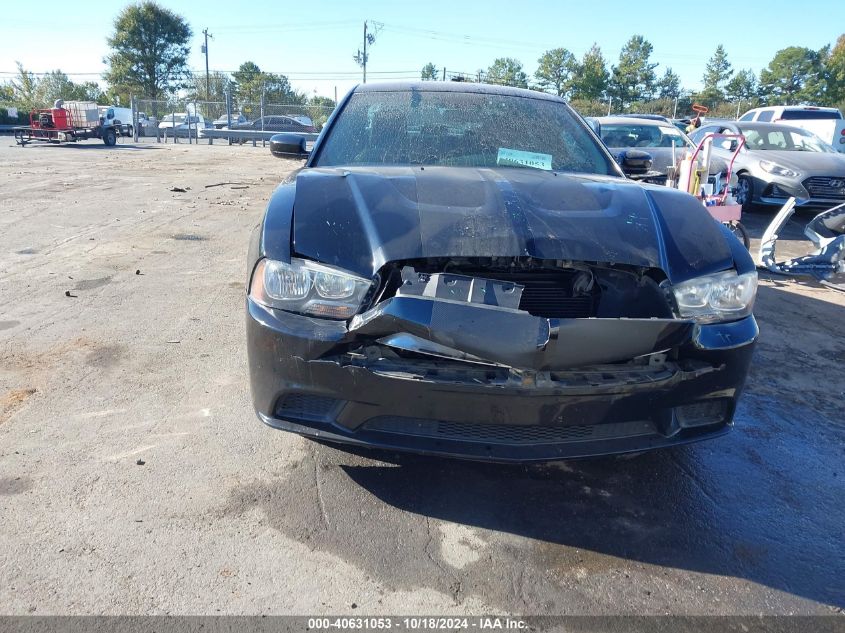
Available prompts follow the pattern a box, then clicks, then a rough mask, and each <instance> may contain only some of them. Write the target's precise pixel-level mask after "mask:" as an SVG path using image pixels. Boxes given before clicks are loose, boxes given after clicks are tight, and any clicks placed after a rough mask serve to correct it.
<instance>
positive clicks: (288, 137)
mask: <svg viewBox="0 0 845 633" xmlns="http://www.w3.org/2000/svg"><path fill="white" fill-rule="evenodd" d="M270 153H271V154H272V155H273V156H275V157H276V158H308V154H309V152H308V150H307V149H305V137H304V136H300V135H299V134H274V135H273V136H271V137H270Z"/></svg>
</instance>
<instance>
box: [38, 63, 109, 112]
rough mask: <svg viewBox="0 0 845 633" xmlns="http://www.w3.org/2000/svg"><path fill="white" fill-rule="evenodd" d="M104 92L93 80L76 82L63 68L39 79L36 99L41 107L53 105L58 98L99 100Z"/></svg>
mask: <svg viewBox="0 0 845 633" xmlns="http://www.w3.org/2000/svg"><path fill="white" fill-rule="evenodd" d="M102 96H103V92H102V90H101V89H100V86H98V85H97V84H96V83H94V82H93V81H87V82H85V83H82V84H78V83H75V82H73V81H71V80H70V78H69V77H68V76H67V75H66V74H65V73H63V72H62V71H61V70H54V71H51V72H49V73H47V74H46V75H44V76H43V77H41V79H39V80H38V85H37V86H36V88H35V99H36V102H37V103H38V104H39V105H41V107H44V108H48V107H52V105H53V103H54V102H55V101H56V99H63V100H64V101H99V100H100V99H101V98H102Z"/></svg>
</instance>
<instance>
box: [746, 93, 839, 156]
mask: <svg viewBox="0 0 845 633" xmlns="http://www.w3.org/2000/svg"><path fill="white" fill-rule="evenodd" d="M739 120H740V121H762V122H766V121H768V122H771V123H786V124H787V125H794V126H795V127H800V128H803V129H805V130H808V131H809V132H812V133H813V134H815V135H816V136H818V137H819V138H820V139H821V140H823V141H824V142H825V143H828V144H829V145H831V146H832V147H833V148H834V149H835V150H836V151H837V152H843V153H845V119H843V118H842V113H841V112H840V111H839V110H837V109H836V108H822V107H819V106H809V105H802V106H768V107H765V108H754V109H753V110H749V111H748V112H746V113H745V114H743V115H742V116H741V117H739Z"/></svg>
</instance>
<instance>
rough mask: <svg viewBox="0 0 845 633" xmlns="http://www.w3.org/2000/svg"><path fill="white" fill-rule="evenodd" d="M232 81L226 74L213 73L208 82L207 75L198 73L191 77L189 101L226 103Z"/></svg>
mask: <svg viewBox="0 0 845 633" xmlns="http://www.w3.org/2000/svg"><path fill="white" fill-rule="evenodd" d="M231 83H232V80H231V79H230V78H229V75H227V74H226V73H221V72H220V71H217V70H215V71H212V72H211V73H210V74H209V75H208V81H206V78H205V73H197V74H195V75H193V76H192V77H191V80H190V85H189V86H188V99H190V100H191V101H217V102H224V101H226V91H227V90H228V89H229V86H230V84H231Z"/></svg>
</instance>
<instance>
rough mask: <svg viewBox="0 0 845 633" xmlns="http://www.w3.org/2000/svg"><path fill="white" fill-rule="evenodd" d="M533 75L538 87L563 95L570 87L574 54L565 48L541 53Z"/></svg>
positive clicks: (573, 68) (573, 67)
mask: <svg viewBox="0 0 845 633" xmlns="http://www.w3.org/2000/svg"><path fill="white" fill-rule="evenodd" d="M537 64H538V66H537V71H536V72H535V73H534V77H535V78H536V79H537V83H538V84H540V87H541V88H542V89H543V90H545V91H547V92H549V91H550V92H553V93H554V94H556V95H557V96H558V97H563V96H565V95H566V94H567V93H568V92H569V89H570V82H571V80H572V75H573V73H574V72H575V67H576V65H577V64H576V61H575V56H574V55H573V54H572V53H570V52H569V51H568V50H566V49H565V48H553V49H552V50H549V51H546V52H545V53H543V56H542V57H540V59H538V60H537Z"/></svg>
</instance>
